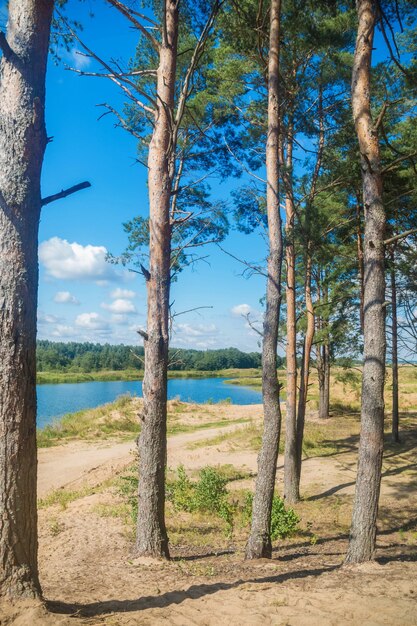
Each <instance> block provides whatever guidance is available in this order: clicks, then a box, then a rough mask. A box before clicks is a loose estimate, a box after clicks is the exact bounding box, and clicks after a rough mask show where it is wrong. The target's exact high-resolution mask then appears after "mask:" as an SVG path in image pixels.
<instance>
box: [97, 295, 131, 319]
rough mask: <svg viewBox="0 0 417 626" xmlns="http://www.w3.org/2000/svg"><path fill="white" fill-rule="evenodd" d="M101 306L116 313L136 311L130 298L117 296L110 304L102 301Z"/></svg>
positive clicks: (122, 313)
mask: <svg viewBox="0 0 417 626" xmlns="http://www.w3.org/2000/svg"><path fill="white" fill-rule="evenodd" d="M101 306H102V308H103V309H106V310H107V311H110V312H111V313H115V314H116V315H124V314H130V313H136V307H135V305H134V304H133V302H131V301H130V300H126V298H117V300H114V301H113V302H111V303H110V304H108V303H107V302H102V303H101Z"/></svg>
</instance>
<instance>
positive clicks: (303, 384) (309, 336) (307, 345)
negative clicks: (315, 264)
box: [287, 243, 315, 503]
mask: <svg viewBox="0 0 417 626" xmlns="http://www.w3.org/2000/svg"><path fill="white" fill-rule="evenodd" d="M311 270H312V256H311V244H310V243H309V244H308V245H307V264H306V279H305V301H306V313H307V329H306V334H305V337H304V345H303V358H302V363H301V373H300V393H299V396H298V414H297V474H296V481H297V489H296V491H294V493H296V494H297V497H296V498H294V499H292V498H291V495H292V494H288V496H287V500H288V502H290V503H291V502H297V500H299V498H300V496H299V493H300V480H301V461H302V456H303V439H304V423H305V416H306V409H307V394H308V381H309V377H310V358H311V348H312V346H313V339H314V331H315V323H314V308H313V300H312V297H311Z"/></svg>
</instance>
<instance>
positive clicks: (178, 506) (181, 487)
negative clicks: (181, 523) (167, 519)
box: [166, 465, 195, 512]
mask: <svg viewBox="0 0 417 626" xmlns="http://www.w3.org/2000/svg"><path fill="white" fill-rule="evenodd" d="M177 475H178V478H177V480H174V481H172V482H169V483H167V488H166V497H167V500H169V501H170V502H172V505H173V507H174V509H175V510H176V511H189V512H191V511H193V510H195V504H194V490H195V486H194V484H193V483H192V482H191V480H190V479H189V478H188V476H187V474H186V472H185V468H184V465H180V466H179V467H178V469H177Z"/></svg>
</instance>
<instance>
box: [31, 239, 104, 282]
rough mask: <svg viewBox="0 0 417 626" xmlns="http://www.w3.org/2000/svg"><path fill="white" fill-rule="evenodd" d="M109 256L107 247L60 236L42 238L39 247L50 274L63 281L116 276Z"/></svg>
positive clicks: (41, 257) (41, 259) (98, 279)
mask: <svg viewBox="0 0 417 626" xmlns="http://www.w3.org/2000/svg"><path fill="white" fill-rule="evenodd" d="M106 256H107V249H106V248H105V247H104V246H92V245H90V244H88V245H86V246H83V245H81V244H79V243H77V242H75V241H74V242H72V243H70V242H69V241H67V240H66V239H60V238H59V237H52V238H51V239H48V240H47V241H43V242H42V243H41V245H40V246H39V258H40V261H41V263H42V264H43V265H44V267H45V269H46V272H47V274H48V275H49V276H52V277H53V278H60V279H63V280H95V281H106V280H112V279H114V278H115V277H116V272H115V271H114V269H113V267H112V266H111V265H110V264H109V263H107V261H106Z"/></svg>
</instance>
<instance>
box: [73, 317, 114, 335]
mask: <svg viewBox="0 0 417 626" xmlns="http://www.w3.org/2000/svg"><path fill="white" fill-rule="evenodd" d="M75 324H76V326H79V327H80V328H85V329H86V330H106V331H107V330H109V324H108V322H106V320H105V319H103V318H102V317H101V316H100V315H99V314H98V313H81V314H80V315H77V317H76V318H75Z"/></svg>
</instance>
